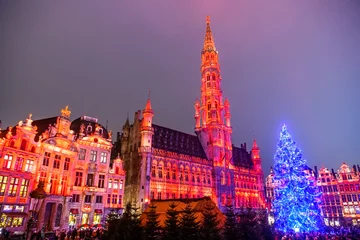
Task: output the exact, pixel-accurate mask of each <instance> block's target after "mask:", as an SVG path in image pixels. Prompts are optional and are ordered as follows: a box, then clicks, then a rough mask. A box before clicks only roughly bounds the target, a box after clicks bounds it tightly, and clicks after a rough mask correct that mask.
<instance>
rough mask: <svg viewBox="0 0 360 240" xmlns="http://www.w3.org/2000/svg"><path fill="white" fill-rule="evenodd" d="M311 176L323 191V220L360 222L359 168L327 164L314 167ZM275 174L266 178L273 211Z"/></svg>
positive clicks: (346, 223) (338, 223)
mask: <svg viewBox="0 0 360 240" xmlns="http://www.w3.org/2000/svg"><path fill="white" fill-rule="evenodd" d="M311 173H312V176H313V177H315V176H316V177H317V185H318V187H319V190H320V191H321V192H322V196H321V197H322V201H321V211H322V215H323V217H324V223H325V224H326V225H327V226H349V225H360V176H359V175H360V167H359V166H353V167H352V168H350V167H349V166H348V165H347V164H345V163H343V164H342V165H341V167H340V169H339V170H338V171H337V172H335V171H334V170H333V169H331V171H330V170H329V169H327V168H325V167H322V168H320V170H319V171H317V167H314V171H312V170H311ZM273 178H274V173H273V172H272V171H270V174H269V175H268V177H267V178H266V182H265V184H266V188H265V190H266V202H267V208H268V210H269V212H270V214H269V216H270V219H269V221H270V222H271V216H272V209H271V203H272V201H273V199H274V188H275V187H276V182H275V181H274V180H273Z"/></svg>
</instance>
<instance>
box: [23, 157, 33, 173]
mask: <svg viewBox="0 0 360 240" xmlns="http://www.w3.org/2000/svg"><path fill="white" fill-rule="evenodd" d="M33 170H34V160H31V159H28V160H26V164H25V172H33Z"/></svg>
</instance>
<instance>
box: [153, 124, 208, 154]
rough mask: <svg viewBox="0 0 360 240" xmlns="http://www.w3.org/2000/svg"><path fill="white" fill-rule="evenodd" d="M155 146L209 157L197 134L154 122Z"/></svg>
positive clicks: (180, 152)
mask: <svg viewBox="0 0 360 240" xmlns="http://www.w3.org/2000/svg"><path fill="white" fill-rule="evenodd" d="M152 127H153V128H154V135H153V138H152V146H153V148H158V149H162V150H166V151H170V152H176V153H179V154H186V155H189V156H194V157H199V158H202V159H207V157H206V154H205V152H204V149H203V147H202V145H201V143H200V140H199V138H198V137H197V136H195V135H191V134H187V133H183V132H179V131H176V130H173V129H170V128H166V127H162V126H159V125H156V124H153V125H152Z"/></svg>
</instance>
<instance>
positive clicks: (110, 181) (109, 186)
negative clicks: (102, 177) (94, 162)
mask: <svg viewBox="0 0 360 240" xmlns="http://www.w3.org/2000/svg"><path fill="white" fill-rule="evenodd" d="M108 188H112V179H109V183H108Z"/></svg>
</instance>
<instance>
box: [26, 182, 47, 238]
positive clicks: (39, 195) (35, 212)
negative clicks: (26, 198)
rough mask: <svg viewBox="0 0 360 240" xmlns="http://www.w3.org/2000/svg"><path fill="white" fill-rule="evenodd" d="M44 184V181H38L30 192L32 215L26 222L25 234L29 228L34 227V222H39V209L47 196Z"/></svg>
mask: <svg viewBox="0 0 360 240" xmlns="http://www.w3.org/2000/svg"><path fill="white" fill-rule="evenodd" d="M44 186H45V183H44V181H39V184H38V187H37V188H36V189H35V190H33V191H31V192H30V212H32V216H31V217H30V218H29V220H28V222H27V234H29V232H30V230H31V229H32V228H33V227H34V225H35V224H36V225H38V224H39V222H38V220H39V219H38V218H39V211H40V208H41V206H42V205H43V203H44V199H45V198H46V196H47V195H46V192H45V190H44Z"/></svg>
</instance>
